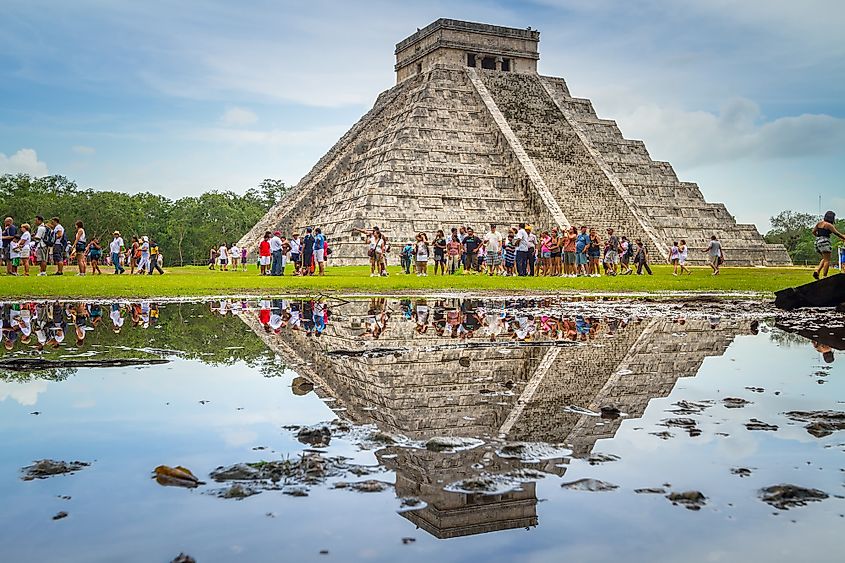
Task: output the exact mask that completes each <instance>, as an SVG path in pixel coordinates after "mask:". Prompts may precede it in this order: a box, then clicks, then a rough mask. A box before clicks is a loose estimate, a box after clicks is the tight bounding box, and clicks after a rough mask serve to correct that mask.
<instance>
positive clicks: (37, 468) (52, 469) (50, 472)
mask: <svg viewBox="0 0 845 563" xmlns="http://www.w3.org/2000/svg"><path fill="white" fill-rule="evenodd" d="M90 465H91V464H90V463H88V462H86V461H56V460H53V459H41V460H38V461H36V462H35V463H33V464H32V465H29V466H27V467H24V468H23V469H21V471H22V472H23V474H24V475H23V477H21V479H23V480H24V481H32V480H33V479H46V478H48V477H52V476H54V475H65V474H69V473H76V472H77V471H80V470H82V469H85V468H86V467H88V466H90Z"/></svg>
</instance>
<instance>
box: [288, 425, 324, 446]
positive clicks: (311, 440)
mask: <svg viewBox="0 0 845 563" xmlns="http://www.w3.org/2000/svg"><path fill="white" fill-rule="evenodd" d="M296 439H297V440H299V441H300V442H302V443H303V444H308V445H310V446H314V447H325V446H328V445H329V442H331V440H332V432H331V430H329V427H328V426H314V427H305V428H302V429H300V430H299V432H297V433H296Z"/></svg>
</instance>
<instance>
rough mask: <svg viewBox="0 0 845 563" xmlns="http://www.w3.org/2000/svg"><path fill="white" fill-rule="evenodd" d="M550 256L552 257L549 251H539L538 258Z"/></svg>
mask: <svg viewBox="0 0 845 563" xmlns="http://www.w3.org/2000/svg"><path fill="white" fill-rule="evenodd" d="M551 257H552V253H551V252H541V253H540V258H551Z"/></svg>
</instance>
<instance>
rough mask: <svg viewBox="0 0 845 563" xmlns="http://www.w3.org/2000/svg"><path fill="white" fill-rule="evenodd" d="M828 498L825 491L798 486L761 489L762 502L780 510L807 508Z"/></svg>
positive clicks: (783, 485)
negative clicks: (812, 503)
mask: <svg viewBox="0 0 845 563" xmlns="http://www.w3.org/2000/svg"><path fill="white" fill-rule="evenodd" d="M826 498H828V495H827V493H825V492H824V491H820V490H818V489H808V488H805V487H799V486H798V485H787V484H781V485H772V486H770V487H766V488H764V489H760V500H762V501H763V502H765V503H766V504H769V505H771V506H774V507H775V508H777V509H778V510H789V509H790V508H796V507H799V506H806V505H807V504H808V503H811V502H820V501H822V500H824V499H826Z"/></svg>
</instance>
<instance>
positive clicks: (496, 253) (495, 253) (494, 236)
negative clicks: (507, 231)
mask: <svg viewBox="0 0 845 563" xmlns="http://www.w3.org/2000/svg"><path fill="white" fill-rule="evenodd" d="M484 245H485V247H486V248H487V259H486V263H487V274H488V275H491V276H492V275H495V274H497V273H501V270H502V235H501V234H500V233H498V232H496V225H494V224H493V223H490V230H489V231H488V232H487V234H485V235H484Z"/></svg>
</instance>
